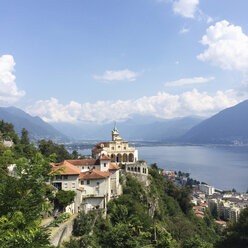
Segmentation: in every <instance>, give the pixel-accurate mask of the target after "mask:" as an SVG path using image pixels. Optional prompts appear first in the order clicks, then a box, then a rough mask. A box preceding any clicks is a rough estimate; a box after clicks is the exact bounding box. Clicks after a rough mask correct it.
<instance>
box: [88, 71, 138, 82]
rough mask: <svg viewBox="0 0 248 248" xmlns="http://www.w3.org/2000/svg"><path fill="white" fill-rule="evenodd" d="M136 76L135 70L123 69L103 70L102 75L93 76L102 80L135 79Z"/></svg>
mask: <svg viewBox="0 0 248 248" xmlns="http://www.w3.org/2000/svg"><path fill="white" fill-rule="evenodd" d="M137 76H138V73H137V72H133V71H130V70H128V69H125V70H120V71H105V73H104V74H103V75H100V76H99V75H94V76H93V78H94V79H96V80H103V81H135V80H136V78H137Z"/></svg>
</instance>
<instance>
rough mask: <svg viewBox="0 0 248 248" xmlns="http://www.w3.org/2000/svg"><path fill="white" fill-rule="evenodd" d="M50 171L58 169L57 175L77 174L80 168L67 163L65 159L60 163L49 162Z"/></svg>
mask: <svg viewBox="0 0 248 248" xmlns="http://www.w3.org/2000/svg"><path fill="white" fill-rule="evenodd" d="M51 165H52V172H55V171H58V174H59V175H79V174H80V172H81V169H80V168H78V167H76V166H74V165H72V164H71V163H68V162H67V161H63V162H61V163H51Z"/></svg>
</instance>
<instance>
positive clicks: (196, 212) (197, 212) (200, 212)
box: [194, 211, 204, 215]
mask: <svg viewBox="0 0 248 248" xmlns="http://www.w3.org/2000/svg"><path fill="white" fill-rule="evenodd" d="M194 212H195V214H196V215H197V214H201V215H204V213H203V212H202V211H194Z"/></svg>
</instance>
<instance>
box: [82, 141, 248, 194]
mask: <svg viewBox="0 0 248 248" xmlns="http://www.w3.org/2000/svg"><path fill="white" fill-rule="evenodd" d="M137 149H138V151H139V159H144V160H146V161H147V162H148V163H149V164H151V163H157V165H158V167H160V168H163V169H165V170H173V171H179V170H181V171H183V172H189V173H190V177H192V178H194V179H196V180H198V181H204V182H206V183H208V184H210V185H212V186H214V187H216V188H218V189H224V190H225V189H232V188H235V189H236V190H237V191H240V192H244V191H246V190H247V189H248V147H234V146H151V147H147V146H146V147H137ZM80 152H81V154H91V150H88V149H87V150H82V151H80Z"/></svg>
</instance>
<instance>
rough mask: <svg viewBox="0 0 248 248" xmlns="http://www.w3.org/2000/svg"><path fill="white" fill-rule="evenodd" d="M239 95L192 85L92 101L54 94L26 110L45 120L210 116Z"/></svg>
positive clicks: (235, 99) (101, 120)
mask: <svg viewBox="0 0 248 248" xmlns="http://www.w3.org/2000/svg"><path fill="white" fill-rule="evenodd" d="M239 101H240V99H239V98H238V97H237V96H236V93H235V92H234V91H233V90H229V91H218V92H216V94H215V95H213V96H210V95H208V93H207V92H199V91H198V90H196V89H193V90H192V91H187V92H184V93H182V94H175V95H173V94H169V93H167V92H159V93H158V94H157V95H155V96H149V97H148V96H144V97H141V98H138V99H136V100H125V101H122V100H118V101H116V102H113V101H98V102H96V103H88V102H86V103H83V104H80V103H77V102H73V101H72V102H70V103H69V104H67V105H63V104H60V103H59V101H58V100H57V99H55V98H51V99H50V100H46V101H38V102H36V103H35V104H34V105H33V106H30V107H29V108H27V109H26V111H27V112H28V113H30V114H32V115H39V116H40V117H41V118H43V120H45V121H48V122H70V123H73V122H75V123H76V122H90V121H94V122H105V123H107V122H112V121H114V120H116V121H121V120H126V119H128V118H130V117H131V115H133V114H142V115H153V116H156V117H160V118H175V117H184V116H188V115H200V116H210V115H212V114H215V113H216V112H218V111H220V110H222V109H224V108H227V107H230V106H233V105H235V104H237V103H238V102H239Z"/></svg>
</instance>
